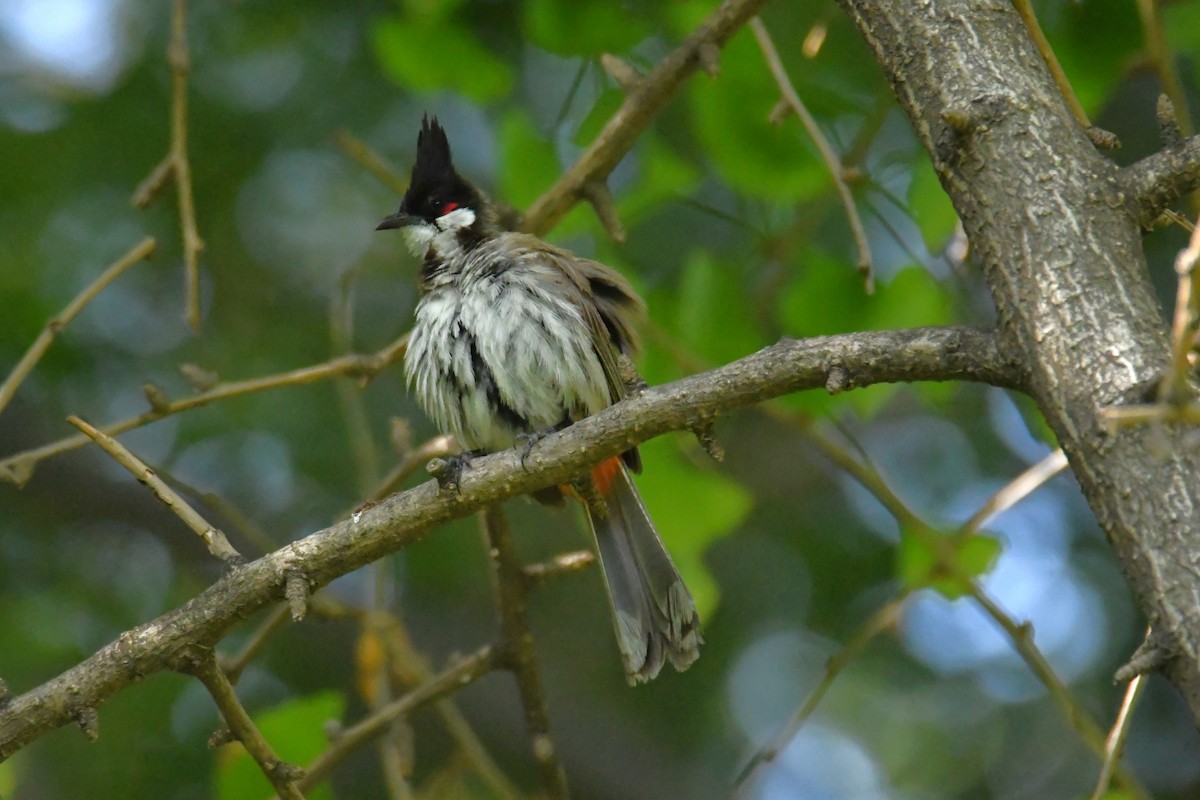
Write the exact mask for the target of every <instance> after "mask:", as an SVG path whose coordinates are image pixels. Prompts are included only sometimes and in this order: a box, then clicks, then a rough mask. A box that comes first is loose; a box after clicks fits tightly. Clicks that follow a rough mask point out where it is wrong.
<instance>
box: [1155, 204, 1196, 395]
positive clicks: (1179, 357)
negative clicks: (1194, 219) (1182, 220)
mask: <svg viewBox="0 0 1200 800" xmlns="http://www.w3.org/2000/svg"><path fill="white" fill-rule="evenodd" d="M1197 263H1200V225H1197V226H1196V227H1195V228H1193V229H1192V235H1191V238H1190V239H1189V241H1188V246H1187V247H1185V248H1184V249H1183V250H1181V251H1180V252H1179V255H1178V256H1177V257H1176V259H1175V274H1176V275H1178V276H1179V289H1178V291H1177V292H1176V294H1175V318H1174V320H1173V321H1172V324H1171V367H1170V369H1168V370H1167V373H1166V374H1165V375H1164V376H1163V379H1162V382H1161V384H1160V386H1159V391H1158V396H1159V399H1161V400H1162V401H1164V402H1167V403H1171V404H1172V405H1175V406H1180V405H1183V404H1185V403H1187V402H1188V401H1189V400H1190V399H1191V397H1192V395H1193V392H1191V391H1190V390H1189V387H1188V376H1189V375H1190V374H1191V371H1192V367H1191V364H1190V363H1189V362H1188V355H1189V354H1190V353H1191V352H1192V348H1193V347H1194V346H1195V343H1196V331H1197V330H1200V269H1197V268H1196V265H1197Z"/></svg>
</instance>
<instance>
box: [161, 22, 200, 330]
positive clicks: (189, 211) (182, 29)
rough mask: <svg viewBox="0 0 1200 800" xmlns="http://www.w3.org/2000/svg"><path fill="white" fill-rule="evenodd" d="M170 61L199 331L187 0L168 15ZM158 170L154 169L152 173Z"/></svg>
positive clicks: (186, 254) (177, 171) (191, 292)
mask: <svg viewBox="0 0 1200 800" xmlns="http://www.w3.org/2000/svg"><path fill="white" fill-rule="evenodd" d="M167 60H168V61H169V62H170V64H171V84H172V88H173V102H172V103H171V163H172V172H173V174H174V176H175V188H176V190H177V193H178V197H179V227H180V229H181V230H182V231H183V265H184V270H185V272H186V273H187V322H188V325H190V326H191V327H192V330H196V331H198V330H200V251H201V250H203V249H204V240H202V239H201V238H200V234H199V233H198V232H197V230H196V206H195V201H194V200H193V198H192V167H191V164H190V162H189V161H188V153H187V103H188V98H187V90H188V85H187V84H188V73H189V72H190V71H191V63H190V59H189V56H188V46H187V4H186V0H175V13H174V15H173V16H172V18H171V44H170V46H169V47H168V48H167ZM157 171H158V169H157V168H156V170H155V172H157Z"/></svg>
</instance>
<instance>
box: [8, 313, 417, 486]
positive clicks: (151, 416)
mask: <svg viewBox="0 0 1200 800" xmlns="http://www.w3.org/2000/svg"><path fill="white" fill-rule="evenodd" d="M407 347H408V334H407V333H406V334H404V335H403V336H401V337H400V338H398V339H396V340H395V341H393V342H392V343H390V344H389V345H387V346H386V347H384V348H383V349H382V350H380V351H378V352H377V353H371V354H367V355H360V354H351V355H344V356H339V357H337V358H334V359H331V360H329V361H326V362H324V363H321V364H314V365H312V366H308V367H302V368H301V369H296V370H292V371H290V372H281V373H279V374H276V375H266V376H263V377H260V378H250V379H249V380H244V381H235V382H233V383H223V384H220V385H218V386H216V387H215V388H213V389H212V390H211V391H207V392H201V393H199V394H195V395H191V396H190V397H183V398H180V399H178V400H172V401H170V402H168V403H167V404H166V405H162V406H160V407H158V408H153V409H151V410H150V411H146V412H144V413H142V414H139V415H138V416H136V417H132V418H130V419H125V420H122V421H120V422H114V423H110V424H108V425H105V426H104V427H102V428H100V430H101V431H102V432H104V433H106V434H108V435H109V436H116V435H119V434H122V433H125V432H126V431H130V430H133V429H134V428H140V427H143V426H145V425H149V424H150V423H152V422H157V421H158V420H160V419H163V418H164V417H169V416H171V415H172V414H180V413H183V412H184V411H190V410H192V409H193V408H199V407H200V406H206V405H208V404H209V403H215V402H217V401H219V400H228V399H230V398H232V397H240V396H242V395H246V394H252V393H254V392H262V391H266V390H268V389H279V388H282V387H285V386H301V385H303V384H307V383H313V382H315V381H323V380H328V379H329V378H334V377H337V376H339V375H351V376H354V377H358V378H371V377H374V376H375V375H377V374H378V373H379V372H381V371H382V370H384V369H386V368H387V367H388V366H390V365H391V364H392V363H394V362H395V361H397V360H399V359H400V358H402V357H403V355H404V351H405V349H406V348H407ZM89 441H90V440H89V439H88V437H86V436H84V435H82V434H81V435H78V436H68V437H66V438H64V439H60V440H58V441H57V442H51V443H50V444H47V445H43V446H41V447H38V448H35V449H33V450H25V451H23V452H20V453H17V454H15V455H11V456H9V457H7V458H5V459H3V460H0V479H3V480H8V481H11V482H13V483H16V484H18V485H20V484H23V483H25V481H27V480H28V479H29V477H30V475H32V474H33V469H34V467H36V466H37V464H38V463H40V462H41V461H43V460H45V459H47V458H51V457H53V456H57V455H61V454H62V453H66V452H69V451H71V450H74V449H76V448H78V447H82V446H83V445H85V444H87V443H88V442H89Z"/></svg>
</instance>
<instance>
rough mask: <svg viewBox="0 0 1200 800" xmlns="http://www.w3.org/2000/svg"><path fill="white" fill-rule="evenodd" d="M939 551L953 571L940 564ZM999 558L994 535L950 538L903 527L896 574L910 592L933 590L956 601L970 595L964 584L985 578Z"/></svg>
mask: <svg viewBox="0 0 1200 800" xmlns="http://www.w3.org/2000/svg"><path fill="white" fill-rule="evenodd" d="M938 550H941V551H942V552H943V553H945V555H944V556H943V557H945V558H949V559H950V561H951V566H952V568H947V567H946V566H943V564H942V563H941V562H940V561H939V558H938V553H937V551H938ZM999 555H1000V541H999V540H998V539H995V538H993V537H991V536H985V535H983V534H973V535H971V536H965V537H963V536H951V535H947V534H944V533H940V532H938V531H935V530H934V529H932V528H921V529H919V530H917V529H913V528H912V527H911V526H901V529H900V546H899V548H897V550H896V575H897V577H899V578H900V581H901V582H902V583H903V584H904V585H905V586H907V587H908V588H910V589H924V588H931V589H934V590H935V591H937V592H938V593H939V594H942V595H943V596H945V597H947V598H948V599H950V600H954V599H957V598H959V597H962V596H963V595H965V594H968V593H969V587H967V586H966V584H965V583H964V581H967V580H972V579H974V578H977V577H979V576H980V575H983V574H984V573H985V572H987V571H988V570H989V569H991V567H992V565H993V564H994V563H995V562H996V558H997V556H999Z"/></svg>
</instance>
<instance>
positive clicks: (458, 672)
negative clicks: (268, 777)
mask: <svg viewBox="0 0 1200 800" xmlns="http://www.w3.org/2000/svg"><path fill="white" fill-rule="evenodd" d="M499 660H500V656H499V653H498V652H497V651H496V649H495V648H494V647H492V646H491V645H488V646H486V647H483V648H480V649H479V650H477V651H476V652H475V653H474V654H473V655H470V656H468V657H466V658H463V659H461V660H459V661H456V662H455V663H454V664H451V665H450V666H449V667H447V668H446V669H445V670H444V671H442V672H441V673H440V674H439V675H438V676H437V677H435V678H433V679H431V680H429V681H428V682H426V683H423V684H422V685H421V686H419V687H418V688H416V689H414V690H413V691H411V692H409V693H408V694H406V695H404V696H403V697H401V698H399V699H397V700H394V701H392V702H391V703H389V704H387V705H386V706H384V707H383V708H380V709H379V710H378V711H375V712H373V713H372V714H371V715H370V716H368V717H366V718H365V719H363V720H361V721H359V722H358V723H357V724H355V725H353V726H351V727H349V728H346V729H345V730H344V731H342V732H341V733H340V734H339V735H338V736H337V738H336V739H335V740H334V741H333V743H332V744H331V745H330V746H329V749H327V750H326V751H325V752H324V753H322V754H321V755H320V756H318V757H317V759H316V760H315V761H313V762H312V763H311V764H309V765H308V767H306V768H305V771H304V777H303V778H301V779H300V780H299V781H297V784H296V785H297V787H298V788H299V789H300V790H301V791H306V790H308V789H311V788H312V787H314V786H316V785H318V784H319V783H321V782H322V781H324V780H326V779H327V778H328V777H329V776H330V774H332V772H333V770H334V769H335V768H336V767H337V766H338V765H339V764H341V763H342V762H343V761H344V760H345V759H346V757H347V756H349V755H350V754H351V753H353V752H354V751H355V750H357V749H358V748H360V747H362V745H363V744H365V743H366V742H368V741H371V740H372V739H374V738H375V737H377V736H380V735H382V734H383V733H384V731H386V730H387V729H388V727H389V726H391V724H392V722H394V721H395V720H397V719H399V718H401V717H404V716H408V715H410V714H412V713H413V712H414V711H416V710H417V709H419V708H421V707H422V706H424V705H426V704H428V703H431V702H433V701H435V700H438V699H439V698H442V697H445V696H446V695H448V694H451V693H452V692H455V691H457V690H458V689H461V688H462V687H463V686H466V685H468V684H471V683H474V682H475V681H477V680H478V679H479V678H481V677H483V676H484V675H486V674H488V673H489V672H491V671H492V670H493V669H495V668H496V666H498V664H499Z"/></svg>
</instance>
